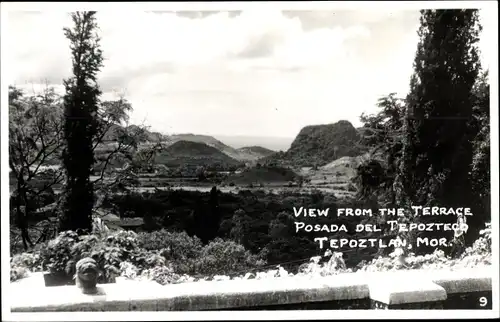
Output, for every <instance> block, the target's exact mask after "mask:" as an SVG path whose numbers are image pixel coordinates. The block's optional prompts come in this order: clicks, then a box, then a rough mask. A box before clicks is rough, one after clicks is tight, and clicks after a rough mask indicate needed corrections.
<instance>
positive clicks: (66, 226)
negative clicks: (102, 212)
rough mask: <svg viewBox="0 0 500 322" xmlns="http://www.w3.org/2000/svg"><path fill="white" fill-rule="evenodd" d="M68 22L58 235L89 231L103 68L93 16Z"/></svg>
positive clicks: (81, 15)
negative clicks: (68, 70) (68, 69)
mask: <svg viewBox="0 0 500 322" xmlns="http://www.w3.org/2000/svg"><path fill="white" fill-rule="evenodd" d="M71 18H72V20H73V24H74V25H73V27H72V28H71V29H69V28H65V29H64V33H65V36H66V38H68V40H69V41H70V49H71V58H72V63H73V76H72V77H70V78H69V79H67V80H65V82H64V86H65V88H66V95H65V96H64V109H65V115H64V117H65V124H64V137H65V141H66V147H65V150H64V153H63V164H64V167H65V170H66V180H67V181H66V186H65V199H64V201H63V207H62V215H61V218H60V224H59V228H60V230H61V231H64V230H83V231H85V230H86V231H90V230H91V229H92V207H93V205H94V195H93V186H92V183H91V181H90V174H91V171H92V167H93V164H94V153H93V147H92V141H93V137H94V136H95V135H96V131H97V120H96V117H97V107H98V104H99V96H100V95H101V91H100V89H99V86H98V84H97V73H98V72H99V70H100V68H101V67H102V61H103V57H102V51H101V50H100V46H99V37H98V35H97V33H96V31H97V24H96V19H95V12H92V11H91V12H75V13H72V14H71Z"/></svg>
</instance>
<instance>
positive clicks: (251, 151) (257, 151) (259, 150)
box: [237, 146, 276, 160]
mask: <svg viewBox="0 0 500 322" xmlns="http://www.w3.org/2000/svg"><path fill="white" fill-rule="evenodd" d="M237 151H238V152H239V153H241V154H244V155H248V156H252V157H253V158H254V159H255V160H258V159H261V158H264V157H267V156H270V155H271V154H274V153H276V151H273V150H270V149H267V148H263V147H261V146H246V147H243V148H239V149H237Z"/></svg>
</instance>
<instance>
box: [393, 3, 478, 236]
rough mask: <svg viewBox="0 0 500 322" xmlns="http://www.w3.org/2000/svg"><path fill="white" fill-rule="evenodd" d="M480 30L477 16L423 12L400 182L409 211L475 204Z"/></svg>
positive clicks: (464, 12)
mask: <svg viewBox="0 0 500 322" xmlns="http://www.w3.org/2000/svg"><path fill="white" fill-rule="evenodd" d="M480 30H481V27H480V25H479V22H478V12H477V10H471V9H457V10H455V9H454V10H448V9H446V10H422V11H421V18H420V28H419V31H418V34H419V36H420V42H419V44H418V48H417V53H416V56H415V60H414V74H413V76H412V79H411V82H410V92H409V94H408V96H407V99H406V101H407V106H408V111H407V116H406V117H405V123H404V132H405V133H404V137H403V153H402V162H401V163H400V167H399V173H398V176H397V181H398V184H399V185H400V187H401V192H402V193H400V194H399V201H400V203H401V204H403V205H406V206H408V205H424V206H441V207H454V208H455V207H464V206H465V207H467V206H469V205H473V204H474V197H473V195H472V192H471V181H470V177H469V170H470V165H471V163H472V144H471V142H470V137H469V127H468V126H469V120H470V119H471V117H472V106H473V101H472V98H473V95H472V90H473V86H474V84H475V83H476V79H477V77H478V74H479V71H480V63H479V58H478V57H479V55H478V49H477V46H476V44H477V42H478V40H479V37H478V35H479V32H480ZM423 218H424V217H419V219H420V220H424V219H423ZM431 220H436V219H435V218H433V219H431ZM439 220H440V221H441V220H442V221H445V220H448V221H450V222H453V221H455V220H456V218H452V216H442V217H440V218H439ZM424 221H425V220H424ZM439 233H440V234H441V233H442V232H439ZM429 237H431V236H430V235H429Z"/></svg>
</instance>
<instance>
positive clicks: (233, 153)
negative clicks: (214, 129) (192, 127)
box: [164, 133, 273, 161]
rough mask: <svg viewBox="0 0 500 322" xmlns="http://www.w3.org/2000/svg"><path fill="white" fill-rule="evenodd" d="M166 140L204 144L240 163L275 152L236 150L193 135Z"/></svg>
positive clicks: (203, 136)
mask: <svg viewBox="0 0 500 322" xmlns="http://www.w3.org/2000/svg"><path fill="white" fill-rule="evenodd" d="M164 139H165V141H166V143H167V144H173V143H175V142H179V141H189V142H197V143H204V144H206V145H208V146H211V147H214V148H216V149H217V150H219V151H221V152H222V153H224V154H226V155H227V156H229V157H231V158H233V159H235V160H238V161H256V160H258V159H260V158H262V157H263V156H266V155H269V153H273V151H271V150H268V149H265V148H262V147H250V148H241V149H235V148H233V147H230V146H228V145H226V144H224V143H222V142H221V141H219V140H217V139H216V138H214V137H212V136H209V135H200V134H192V133H187V134H174V135H169V136H166V137H164Z"/></svg>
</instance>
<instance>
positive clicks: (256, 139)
mask: <svg viewBox="0 0 500 322" xmlns="http://www.w3.org/2000/svg"><path fill="white" fill-rule="evenodd" d="M213 136H214V137H215V138H216V139H217V140H220V141H222V142H224V143H225V144H227V145H229V146H232V147H233V148H236V149H239V148H243V147H248V146H262V147H264V148H267V149H270V150H273V151H286V150H288V149H289V148H290V144H292V141H293V139H294V138H293V137H289V138H286V137H271V136H248V135H246V136H243V135H223V134H221V135H213Z"/></svg>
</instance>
